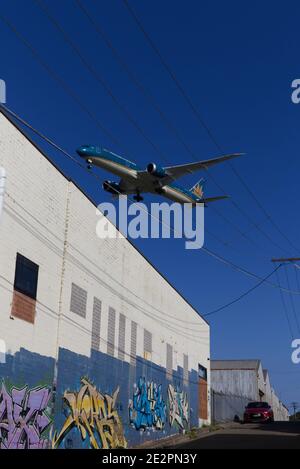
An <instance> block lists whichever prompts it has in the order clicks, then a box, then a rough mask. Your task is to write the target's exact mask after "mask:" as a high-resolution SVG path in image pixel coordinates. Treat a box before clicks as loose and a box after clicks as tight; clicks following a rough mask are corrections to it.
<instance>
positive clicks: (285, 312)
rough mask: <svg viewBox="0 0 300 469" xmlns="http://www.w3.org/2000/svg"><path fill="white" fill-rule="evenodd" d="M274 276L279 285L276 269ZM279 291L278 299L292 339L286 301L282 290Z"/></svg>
mask: <svg viewBox="0 0 300 469" xmlns="http://www.w3.org/2000/svg"><path fill="white" fill-rule="evenodd" d="M276 277H277V283H278V285H279V286H280V279H279V275H278V272H277V271H276ZM279 291H280V299H281V303H282V309H283V312H284V315H285V318H286V321H287V324H288V328H289V332H290V335H291V339H292V340H293V339H294V334H293V329H292V326H291V321H290V318H289V313H288V310H287V306H286V303H285V301H284V296H283V293H282V290H281V289H280V290H279Z"/></svg>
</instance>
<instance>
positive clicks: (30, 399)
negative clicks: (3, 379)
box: [0, 383, 51, 449]
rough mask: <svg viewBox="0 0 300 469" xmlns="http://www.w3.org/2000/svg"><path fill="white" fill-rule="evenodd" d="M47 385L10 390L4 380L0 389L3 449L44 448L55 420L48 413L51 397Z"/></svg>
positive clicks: (0, 434)
mask: <svg viewBox="0 0 300 469" xmlns="http://www.w3.org/2000/svg"><path fill="white" fill-rule="evenodd" d="M50 394H51V392H50V390H49V389H48V388H47V387H39V388H34V389H29V388H28V386H24V387H23V388H21V389H17V388H15V387H13V388H12V389H11V391H10V392H8V391H7V389H6V387H5V384H4V383H2V388H1V392H0V448H1V449H44V448H47V447H49V440H48V439H47V438H46V437H45V436H43V434H44V432H45V431H46V430H47V429H48V428H49V425H50V423H51V419H50V417H49V415H48V413H47V407H48V403H49V399H50Z"/></svg>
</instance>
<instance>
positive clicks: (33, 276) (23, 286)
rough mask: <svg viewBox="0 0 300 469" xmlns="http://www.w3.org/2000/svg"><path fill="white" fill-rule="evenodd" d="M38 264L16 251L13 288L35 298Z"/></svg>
mask: <svg viewBox="0 0 300 469" xmlns="http://www.w3.org/2000/svg"><path fill="white" fill-rule="evenodd" d="M38 274H39V266H38V265H37V264H35V263H34V262H32V261H30V260H29V259H27V258H26V257H24V256H22V255H21V254H19V253H17V259H16V270H15V282H14V289H15V290H16V291H18V292H20V293H23V295H26V296H29V298H32V299H33V300H35V299H36V292H37V284H38Z"/></svg>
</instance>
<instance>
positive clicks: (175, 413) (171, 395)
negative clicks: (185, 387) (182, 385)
mask: <svg viewBox="0 0 300 469" xmlns="http://www.w3.org/2000/svg"><path fill="white" fill-rule="evenodd" d="M168 401H169V423H170V425H171V427H172V426H173V425H178V426H179V427H180V428H184V427H185V426H186V425H188V423H189V403H188V397H187V393H185V392H183V391H179V390H178V389H176V387H174V386H173V385H172V384H169V386H168Z"/></svg>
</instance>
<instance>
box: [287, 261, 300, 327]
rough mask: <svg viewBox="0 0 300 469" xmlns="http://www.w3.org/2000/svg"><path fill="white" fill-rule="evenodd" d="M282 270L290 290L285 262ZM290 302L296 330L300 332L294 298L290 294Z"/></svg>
mask: <svg viewBox="0 0 300 469" xmlns="http://www.w3.org/2000/svg"><path fill="white" fill-rule="evenodd" d="M284 272H285V276H286V283H287V287H288V289H289V290H290V281H289V276H288V272H287V266H286V264H284ZM290 302H291V305H292V311H293V314H294V318H295V323H296V326H297V329H298V332H299V333H300V325H299V321H298V316H297V313H296V308H295V303H294V299H293V296H292V295H290Z"/></svg>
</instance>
